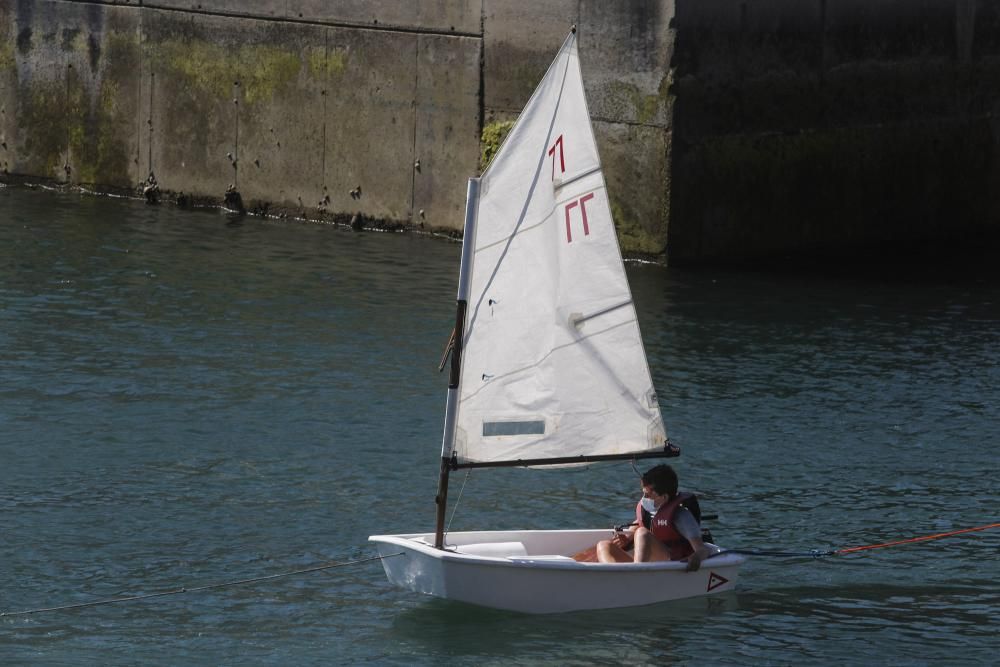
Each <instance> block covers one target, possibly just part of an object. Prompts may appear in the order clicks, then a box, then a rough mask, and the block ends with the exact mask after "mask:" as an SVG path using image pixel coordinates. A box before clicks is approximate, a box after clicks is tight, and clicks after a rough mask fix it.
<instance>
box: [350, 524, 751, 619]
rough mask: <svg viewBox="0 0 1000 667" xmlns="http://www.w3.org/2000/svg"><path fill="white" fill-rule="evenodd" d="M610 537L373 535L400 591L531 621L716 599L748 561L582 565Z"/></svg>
mask: <svg viewBox="0 0 1000 667" xmlns="http://www.w3.org/2000/svg"><path fill="white" fill-rule="evenodd" d="M608 537H610V532H609V531H608V530H607V529H603V530H526V531H477V532H459V533H448V537H447V542H446V548H445V549H444V550H441V549H435V548H434V547H433V543H434V534H433V533H424V534H409V535H373V536H371V537H370V538H369V539H370V540H371V541H372V542H375V543H376V544H377V545H378V550H379V555H380V556H382V565H383V567H384V568H385V573H386V575H387V576H388V578H389V581H390V582H391V583H393V584H395V585H396V586H399V587H401V588H405V589H409V590H412V591H415V592H418V593H424V594H427V595H433V596H436V597H440V598H446V599H448V600H458V601H461V602H467V603H470V604H474V605H479V606H483V607H491V608H494V609H506V610H510V611H517V612H523V613H528V614H552V613H559V612H567V611H582V610H586V609H612V608H616V607H635V606H641V605H649V604H656V603H659V602H667V601H670V600H680V599H683V598H691V597H697V596H701V595H714V594H716V593H722V592H724V591H728V590H730V589H732V588H733V587H734V586H735V585H736V579H737V576H738V571H739V567H740V565H742V564H743V563H744V562H745V560H746V559H745V558H744V557H743V556H740V555H737V554H722V555H720V556H715V557H713V558H710V559H708V560H707V561H705V562H704V563H703V564H702V566H701V569H700V570H698V571H697V572H686V571H685V567H686V563H682V562H676V561H673V562H659V563H638V564H633V563H615V564H604V563H578V562H576V561H574V560H573V559H572V558H570V555H571V554H574V553H577V552H579V551H581V550H583V549H586V548H587V547H589V546H593V545H594V544H596V543H597V542H598V541H599V540H603V539H607V538H608Z"/></svg>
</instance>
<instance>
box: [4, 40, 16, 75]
mask: <svg viewBox="0 0 1000 667" xmlns="http://www.w3.org/2000/svg"><path fill="white" fill-rule="evenodd" d="M16 67H17V61H16V60H15V59H14V41H13V40H10V39H0V71H3V70H12V69H15V68H16Z"/></svg>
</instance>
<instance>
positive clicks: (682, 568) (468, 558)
mask: <svg viewBox="0 0 1000 667" xmlns="http://www.w3.org/2000/svg"><path fill="white" fill-rule="evenodd" d="M500 532H522V533H549V534H551V533H576V532H581V531H577V530H536V531H500ZM600 532H604V533H606V532H607V530H602V531H600ZM426 537H427V534H426V533H407V534H399V535H370V536H369V537H368V540H369V541H370V542H375V543H382V544H392V545H396V546H399V547H401V548H406V549H412V550H414V551H417V552H419V553H420V554H422V555H424V556H428V557H430V558H433V559H435V560H439V561H444V562H453V563H468V564H475V565H485V566H489V567H512V568H529V569H544V570H571V571H577V572H588V571H592V572H635V573H640V572H661V571H662V572H679V573H682V574H683V573H687V563H686V562H685V561H655V562H648V563H586V562H580V561H575V560H571V559H567V560H563V559H558V560H549V559H547V558H545V556H552V555H559V554H536V555H535V556H526V555H525V556H482V555H479V554H467V553H461V552H459V551H454V550H452V549H447V548H446V549H443V550H442V549H436V548H435V547H434V546H433V545H431V544H427V543H425V542H423V541H417V540H416V539H415V538H426ZM474 544H480V543H474ZM459 546H462V545H456V546H454V547H453V549H454V548H457V547H459ZM713 546H717V547H718V545H713ZM719 548H720V549H721V548H722V547H719ZM746 560H747V558H746V556H743V555H741V554H734V553H725V550H724V549H723V553H722V554H721V555H718V556H714V557H711V558H708V559H706V560H704V561H702V569H705V568H707V567H711V568H712V569H718V568H723V567H739V566H740V565H742V564H743V563H745V562H746ZM691 574H694V573H693V572H692V573H691Z"/></svg>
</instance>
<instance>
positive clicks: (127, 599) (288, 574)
mask: <svg viewBox="0 0 1000 667" xmlns="http://www.w3.org/2000/svg"><path fill="white" fill-rule="evenodd" d="M402 555H403V552H402V551H400V552H399V553H394V554H387V555H385V556H372V557H371V558H361V559H359V560H352V561H346V562H343V563H326V564H324V565H314V566H312V567H307V568H303V569H301V570H293V571H291V572H279V573H278V574H268V575H264V576H262V577H252V578H250V579H239V580H237V581H226V582H223V583H219V584H206V585H204V586H195V587H193V588H187V587H183V586H182V587H181V588H174V589H172V590H169V591H160V592H159V593H146V594H144V595H125V596H120V597H115V598H108V599H105V600H94V601H93V602H80V603H77V604H66V605H61V606H58V607H39V608H38V609H25V610H21V611H3V612H0V618H3V617H5V616H26V615H28V614H39V613H42V612H46V611H67V610H70V609H82V608H84V607H97V606H99V605H106V604H116V603H119V602H135V601H137V600H150V599H152V598H161V597H167V596H169V595H180V594H182V593H200V592H201V591H208V590H212V589H215V588H226V587H228V586H241V585H244V584H253V583H257V582H260V581H268V580H270V579H280V578H282V577H291V576H294V575H297V574H308V573H310V572H319V571H322V570H330V569H333V568H335V567H345V566H347V565H359V564H361V563H367V562H370V561H373V560H382V559H384V558H392V557H393V556H402Z"/></svg>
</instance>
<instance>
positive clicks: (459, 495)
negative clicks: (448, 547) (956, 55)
mask: <svg viewBox="0 0 1000 667" xmlns="http://www.w3.org/2000/svg"><path fill="white" fill-rule="evenodd" d="M471 474H472V468H469V469H468V470H467V471H466V473H465V479H464V480H462V488H461V489H459V490H458V498H457V499H456V500H455V506H454V507H452V508H451V518H450V519H448V527H447V528H446V529H445V531H444V534H445V535H447V534H448V533H450V532H451V522H452V521H454V520H455V513H456V512H458V504H459V503H460V502H462V494H463V493H464V492H465V485H466V483H468V481H469V475H471Z"/></svg>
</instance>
